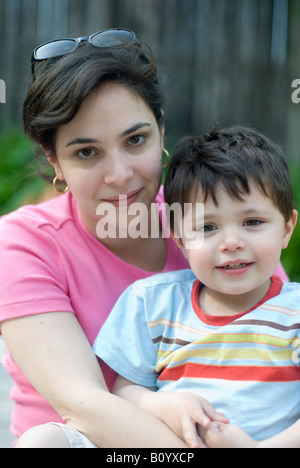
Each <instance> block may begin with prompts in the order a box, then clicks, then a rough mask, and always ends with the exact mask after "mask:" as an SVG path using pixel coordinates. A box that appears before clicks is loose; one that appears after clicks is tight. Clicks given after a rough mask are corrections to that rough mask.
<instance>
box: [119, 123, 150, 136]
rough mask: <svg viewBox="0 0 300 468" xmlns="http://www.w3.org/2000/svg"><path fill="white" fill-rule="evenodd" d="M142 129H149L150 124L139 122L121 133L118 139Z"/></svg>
mask: <svg viewBox="0 0 300 468" xmlns="http://www.w3.org/2000/svg"><path fill="white" fill-rule="evenodd" d="M143 127H151V124H150V123H148V122H139V123H137V124H135V125H133V126H132V127H130V128H128V129H127V130H125V131H124V132H123V133H121V135H120V138H122V137H124V136H126V135H130V134H131V133H133V132H136V131H137V130H139V129H140V128H143Z"/></svg>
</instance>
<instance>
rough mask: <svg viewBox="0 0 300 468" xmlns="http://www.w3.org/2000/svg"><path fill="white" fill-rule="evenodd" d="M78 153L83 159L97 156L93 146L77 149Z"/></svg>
mask: <svg viewBox="0 0 300 468" xmlns="http://www.w3.org/2000/svg"><path fill="white" fill-rule="evenodd" d="M76 154H77V156H79V157H80V158H81V159H90V158H92V157H93V156H95V151H94V150H93V149H92V148H83V149H81V150H80V151H77V153H76Z"/></svg>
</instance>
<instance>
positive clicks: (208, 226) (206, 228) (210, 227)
mask: <svg viewBox="0 0 300 468" xmlns="http://www.w3.org/2000/svg"><path fill="white" fill-rule="evenodd" d="M216 229H217V228H216V226H214V225H213V224H204V226H203V227H202V230H203V232H213V231H215V230H216Z"/></svg>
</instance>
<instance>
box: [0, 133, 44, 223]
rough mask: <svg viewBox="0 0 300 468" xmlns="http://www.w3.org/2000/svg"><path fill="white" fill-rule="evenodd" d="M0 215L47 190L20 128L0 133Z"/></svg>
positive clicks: (28, 142) (29, 145)
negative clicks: (37, 171)
mask: <svg viewBox="0 0 300 468" xmlns="http://www.w3.org/2000/svg"><path fill="white" fill-rule="evenodd" d="M0 142H1V144H0V215H3V214H6V213H9V212H11V211H13V210H15V209H17V208H18V207H19V206H20V205H22V204H24V203H26V202H27V201H31V200H33V199H35V198H36V197H38V195H39V194H40V193H41V192H42V191H43V189H44V188H45V182H44V181H43V180H42V179H41V177H40V176H39V175H38V174H37V173H36V164H35V161H34V153H33V148H32V143H31V142H30V141H29V140H28V139H27V138H26V137H25V136H24V134H23V132H22V130H21V129H20V128H18V127H12V128H9V129H5V130H2V131H1V132H0Z"/></svg>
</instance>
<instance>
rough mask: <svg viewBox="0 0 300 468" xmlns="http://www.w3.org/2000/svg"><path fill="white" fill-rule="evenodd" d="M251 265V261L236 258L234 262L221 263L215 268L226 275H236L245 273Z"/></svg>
mask: <svg viewBox="0 0 300 468" xmlns="http://www.w3.org/2000/svg"><path fill="white" fill-rule="evenodd" d="M252 265H253V262H247V261H242V260H237V261H236V262H226V263H223V265H220V266H218V267H217V269H218V270H219V271H220V272H223V273H224V274H227V275H238V274H243V273H246V272H247V271H248V270H249V269H250V268H251V266H252Z"/></svg>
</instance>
